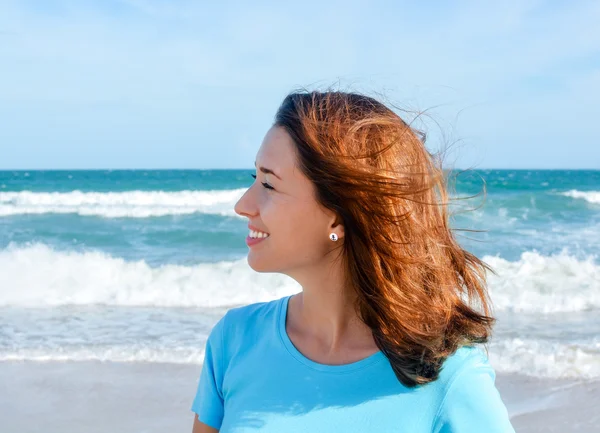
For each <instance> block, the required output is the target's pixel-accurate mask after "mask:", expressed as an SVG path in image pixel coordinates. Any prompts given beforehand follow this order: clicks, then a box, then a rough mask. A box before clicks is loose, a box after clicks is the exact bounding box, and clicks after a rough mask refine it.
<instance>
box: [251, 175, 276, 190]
mask: <svg viewBox="0 0 600 433" xmlns="http://www.w3.org/2000/svg"><path fill="white" fill-rule="evenodd" d="M250 176H252V177H253V178H254V179H256V175H255V174H251V175H250ZM262 185H263V186H264V187H265V188H266V189H275V188H273V187H272V186H271V185H269V184H268V183H266V182H262Z"/></svg>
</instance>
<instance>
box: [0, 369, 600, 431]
mask: <svg viewBox="0 0 600 433" xmlns="http://www.w3.org/2000/svg"><path fill="white" fill-rule="evenodd" d="M200 369H201V366H200V365H198V364H195V365H190V364H156V363H113V362H66V363H60V362H48V363H43V362H30V361H26V362H8V361H5V362H0V382H1V383H2V384H3V386H2V388H3V392H2V393H0V419H1V420H2V421H1V425H2V427H1V431H2V432H3V433H17V432H19V433H29V432H38V431H44V432H46V433H54V432H56V433H59V432H60V433H70V432H86V433H93V432H106V431H110V432H112V433H118V432H123V433H125V432H127V433H133V432H138V433H154V432H156V433H158V432H191V426H192V419H193V413H192V412H191V411H190V408H189V407H190V405H191V401H192V399H193V396H194V393H195V391H196V383H197V380H198V376H199V373H200ZM496 383H497V386H498V388H499V390H500V393H501V395H502V397H503V399H504V402H505V403H506V405H507V408H508V411H509V413H510V415H511V419H512V422H513V425H514V427H515V429H516V431H517V432H522V433H529V432H540V431H543V432H546V433H548V432H561V433H571V432H586V433H591V432H598V431H600V412H599V411H598V410H597V408H598V406H599V405H600V381H597V380H596V381H581V380H544V379H537V378H531V377H527V376H521V375H505V374H499V375H498V377H497V381H496Z"/></svg>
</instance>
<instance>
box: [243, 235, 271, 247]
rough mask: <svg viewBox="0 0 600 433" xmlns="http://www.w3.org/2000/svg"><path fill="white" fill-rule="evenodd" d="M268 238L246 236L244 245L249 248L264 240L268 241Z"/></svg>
mask: <svg viewBox="0 0 600 433" xmlns="http://www.w3.org/2000/svg"><path fill="white" fill-rule="evenodd" d="M269 237H270V236H267V237H266V238H251V237H250V235H248V236H246V245H248V246H249V247H251V246H252V245H256V244H258V243H260V242H262V241H264V240H266V239H269Z"/></svg>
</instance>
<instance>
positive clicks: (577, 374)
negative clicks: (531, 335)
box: [0, 338, 600, 379]
mask: <svg viewBox="0 0 600 433" xmlns="http://www.w3.org/2000/svg"><path fill="white" fill-rule="evenodd" d="M596 346H598V345H597V344H596ZM488 353H489V359H490V364H491V365H492V367H494V369H495V370H496V371H497V372H501V373H519V374H524V375H527V376H533V377H544V378H572V379H594V378H599V377H600V347H593V345H592V346H590V345H576V344H566V343H559V342H554V341H547V340H546V341H545V340H526V339H520V338H514V339H506V340H498V341H497V342H496V341H493V342H492V343H491V344H490V347H489V352H488ZM204 354H205V352H204V342H202V343H198V344H197V345H196V346H178V347H173V346H169V347H161V346H159V345H156V344H155V343H150V342H149V344H147V345H145V346H144V345H140V344H138V345H131V346H125V345H116V346H112V347H93V346H89V347H62V346H58V347H57V346H53V347H40V348H37V349H32V348H13V349H11V350H0V361H36V362H67V361H112V362H144V363H173V364H201V363H203V362H204Z"/></svg>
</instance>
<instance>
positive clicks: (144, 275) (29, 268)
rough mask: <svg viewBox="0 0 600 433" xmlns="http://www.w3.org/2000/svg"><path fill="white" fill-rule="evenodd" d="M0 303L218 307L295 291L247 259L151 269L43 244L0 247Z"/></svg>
mask: <svg viewBox="0 0 600 433" xmlns="http://www.w3.org/2000/svg"><path fill="white" fill-rule="evenodd" d="M0 287H2V290H0V306H8V305H16V306H42V307H43V306H55V305H92V304H106V305H123V306H128V305H130V306H133V305H139V306H165V307H175V306H198V307H219V306H231V305H237V304H246V303H250V302H260V301H261V300H271V299H273V298H274V297H276V296H279V295H280V296H284V295H285V294H288V293H294V292H295V291H297V290H296V289H297V288H298V287H299V286H298V285H297V283H296V282H295V281H294V280H292V279H291V278H289V277H287V276H285V275H282V274H267V273H258V272H255V271H253V270H252V269H251V268H250V267H249V266H248V264H247V261H246V259H245V258H244V259H241V260H238V261H233V262H219V263H203V264H198V265H195V266H179V265H163V266H160V267H155V268H153V267H150V266H149V265H148V264H147V263H146V262H144V261H136V262H127V261H125V260H123V259H121V258H114V257H111V256H109V255H107V254H105V253H102V252H86V253H76V252H59V251H55V250H53V249H51V248H49V247H47V246H46V245H43V244H35V245H32V246H27V247H16V246H14V245H11V246H9V247H8V248H7V249H5V250H2V251H0Z"/></svg>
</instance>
